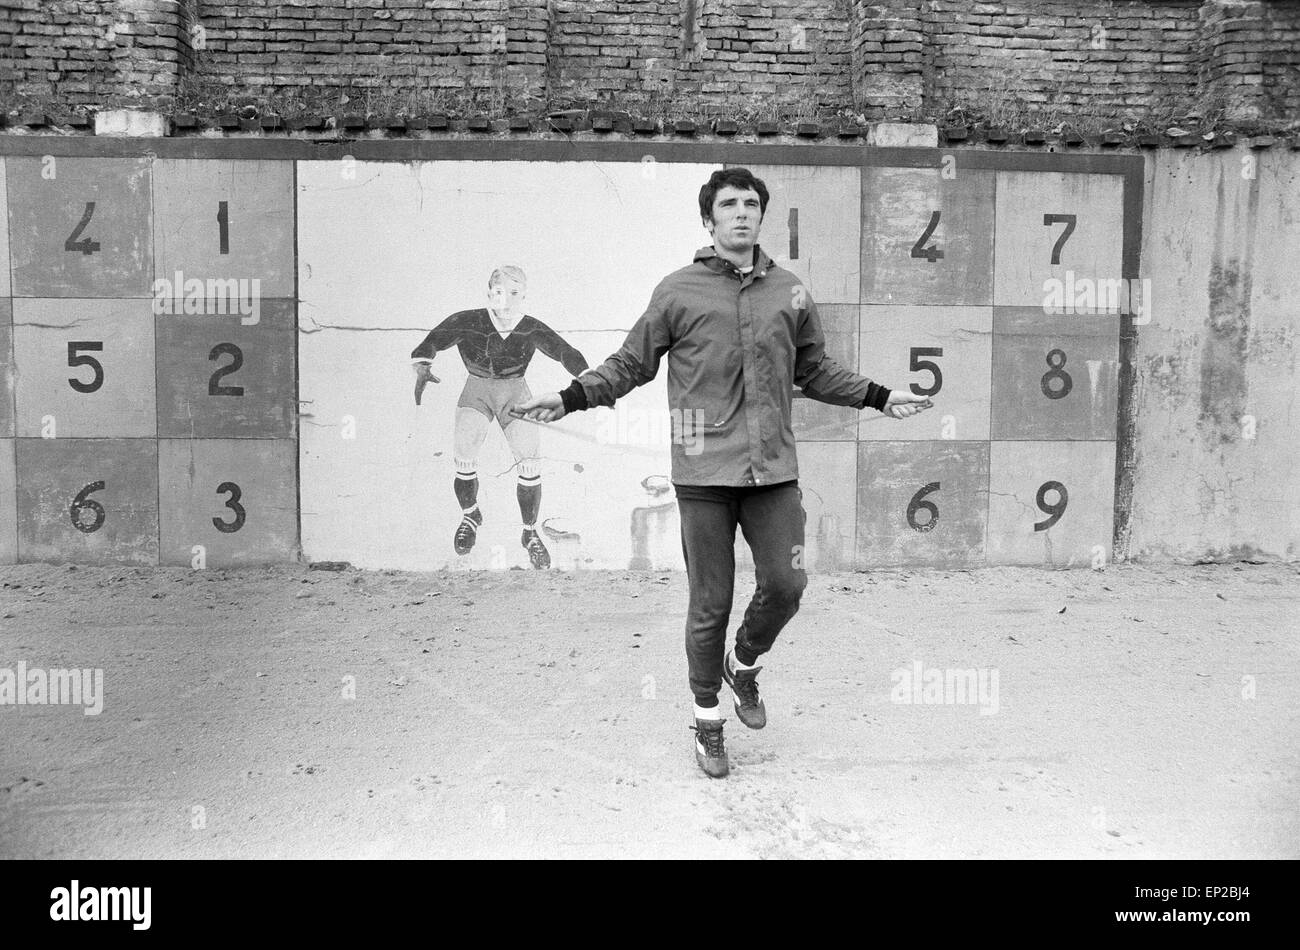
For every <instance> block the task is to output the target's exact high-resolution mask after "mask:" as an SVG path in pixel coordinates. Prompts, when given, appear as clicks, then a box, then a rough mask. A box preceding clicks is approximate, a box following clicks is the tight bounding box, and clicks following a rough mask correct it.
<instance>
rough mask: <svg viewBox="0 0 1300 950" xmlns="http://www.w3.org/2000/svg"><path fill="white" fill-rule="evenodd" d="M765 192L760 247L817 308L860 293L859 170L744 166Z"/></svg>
mask: <svg viewBox="0 0 1300 950" xmlns="http://www.w3.org/2000/svg"><path fill="white" fill-rule="evenodd" d="M747 167H748V168H749V170H750V171H751V172H753V173H754V174H755V175H756V176H757V177H758V178H760V179H761V180H762V181H763V184H765V185H766V186H767V190H768V204H767V212H766V214H764V215H763V225H762V232H761V233H760V234H759V244H760V245H761V246H762V248H763V249H764V250H765V251H767V253H768V254H769V255H771V257H772V259H773V260H775V261H776V262H777V263H778V264H779V265H781V266H782V267H784V268H786V269H787V270H790V271H792V272H794V273H795V274H796V275H798V277H799V279H800V280H801V281H803V282H804V284H805V286H807V288H808V292H809V293H810V294H811V295H812V298H813V300H815V301H816V302H817V304H818V305H819V306H820V305H821V304H856V303H857V302H858V297H859V295H860V294H861V279H860V269H861V264H862V261H861V256H860V253H859V249H860V248H859V246H860V243H861V240H862V216H861V195H862V170H861V169H860V168H857V167H853V166H838V165H749V166H747Z"/></svg>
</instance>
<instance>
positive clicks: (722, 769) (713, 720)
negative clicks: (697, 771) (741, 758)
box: [691, 704, 730, 778]
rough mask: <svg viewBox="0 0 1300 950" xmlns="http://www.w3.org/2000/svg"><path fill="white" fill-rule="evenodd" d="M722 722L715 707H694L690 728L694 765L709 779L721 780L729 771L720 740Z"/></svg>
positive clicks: (724, 750)
mask: <svg viewBox="0 0 1300 950" xmlns="http://www.w3.org/2000/svg"><path fill="white" fill-rule="evenodd" d="M724 721H725V720H724V719H723V718H722V714H721V713H720V712H719V711H718V707H717V706H713V707H704V706H700V705H698V704H697V705H696V707H695V725H694V726H692V727H691V728H692V729H694V730H695V763H696V764H697V765H698V766H699V767H700V768H701V769H703V770H704V774H705V775H707V776H709V778H722V777H723V776H724V775H726V774H727V772H729V771H730V767H729V765H728V762H727V747H726V743H725V742H724V741H723V738H722V724H723V722H724Z"/></svg>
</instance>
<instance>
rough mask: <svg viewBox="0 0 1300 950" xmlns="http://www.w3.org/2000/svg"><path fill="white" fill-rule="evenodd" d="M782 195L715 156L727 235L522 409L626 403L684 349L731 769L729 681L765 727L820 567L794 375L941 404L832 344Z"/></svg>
mask: <svg viewBox="0 0 1300 950" xmlns="http://www.w3.org/2000/svg"><path fill="white" fill-rule="evenodd" d="M767 199H768V193H767V187H766V186H765V185H764V184H763V182H762V181H760V180H759V179H758V178H755V177H754V175H753V174H752V173H751V172H750V171H749V170H748V169H745V168H728V169H723V170H721V171H716V172H714V173H713V175H712V176H711V177H710V178H709V180H708V182H707V183H706V184H705V185H704V187H703V188H701V189H700V209H699V210H700V216H701V219H702V221H703V224H704V227H705V228H706V229H707V230H708V232H709V234H710V235H711V236H712V238H713V245H712V246H711V247H704V248H701V249H700V250H698V251H696V252H695V260H694V262H693V263H692V264H691V265H690V266H688V267H683V268H682V269H681V270H678V271H675V272H674V273H672V274H669V275H668V276H667V277H665V278H664V279H663V280H662V281H661V282H660V283H659V285H658V286H657V287H656V288H655V289H654V293H653V294H652V295H651V298H650V305H649V307H648V308H647V309H646V311H645V313H644V314H642V316H641V318H640V319H639V320H637V322H636V324H635V325H634V326H633V327H632V330H631V332H629V333H628V335H627V339H626V340H625V341H624V343H623V346H622V347H621V348H620V349H619V350H618V352H616V353H614V354H613V355H612V356H610V357H609V359H607V360H606V361H605V362H604V363H602V364H601V365H600V366H598V367H596V368H595V369H592V370H589V371H587V372H585V373H583V374H582V375H581V376H580V377H579V378H577V379H575V380H574V381H573V382H572V383H571V384H570V385H569V386H568V388H567V389H565V390H564V391H563V392H559V393H545V394H544V395H541V396H538V397H537V398H535V399H531V400H529V401H528V402H525V403H522V404H520V405H518V406H516V407H515V408H514V409H513V410H511V411H512V413H514V414H516V415H519V416H521V417H525V418H529V419H533V420H536V421H539V422H552V421H554V420H556V419H560V418H562V417H563V416H564V415H565V414H566V413H570V412H575V411H579V410H583V409H587V408H589V407H592V406H612V405H613V404H614V401H615V400H616V399H618V398H620V397H621V396H623V395H625V394H627V393H628V392H630V391H631V390H632V389H634V388H635V387H637V386H643V385H645V384H646V383H648V382H650V380H652V379H654V378H655V375H656V374H657V373H658V372H659V361H660V359H661V358H662V357H663V355H664V354H665V353H667V354H668V403H669V407H670V417H671V418H673V419H674V424H675V425H680V426H681V427H683V431H682V432H681V433H678V434H680V435H681V438H677V437H674V439H673V445H672V481H673V487H674V489H675V490H676V493H677V499H678V507H679V509H680V514H681V526H682V554H683V556H684V558H685V560H686V574H687V579H688V583H689V587H690V605H689V607H688V610H687V620H686V659H687V665H688V668H689V674H690V687H691V692H692V694H693V695H694V698H695V726H694V729H695V735H696V738H695V759H696V762H697V763H698V764H699V766H700V768H702V769H703V770H704V772H705V773H706V774H708V775H709V776H711V777H714V778H720V777H722V776H724V775H726V774H727V772H728V764H727V753H726V748H725V746H724V744H723V739H722V724H723V721H724V720H723V719H722V717H721V715H720V713H719V710H718V692H719V691H720V690H721V688H722V682H723V681H724V680H725V681H726V683H727V685H728V686H729V687H730V688H731V690H732V694H733V702H734V705H735V709H736V715H737V717H738V718H739V719H740V721H741V722H743V723H744V724H745V725H746V726H748V727H749V728H751V729H762V728H763V726H764V725H766V724H767V712H766V709H765V707H764V705H763V701H762V699H761V698H760V697H759V694H758V672H759V670H761V669H762V667H761V666H758V665H757V663H758V658H759V657H760V656H762V655H763V654H764V653H766V652H767V651H768V650H770V649H771V647H772V643H773V642H774V641H775V639H776V636H777V634H778V633H779V632H780V631H781V628H782V627H784V626H785V625H786V624H787V623H788V622H789V621H790V619H791V618H792V617H793V616H794V615H795V612H796V611H797V610H798V609H799V599H800V596H801V595H802V593H803V590H804V587H805V586H806V585H807V583H808V576H807V574H806V572H805V571H804V568H803V553H802V552H803V544H804V517H805V513H804V511H803V505H802V501H801V498H802V495H801V492H800V490H799V482H798V476H799V470H798V463H797V460H796V456H795V439H794V432H793V429H792V428H791V424H790V400H791V386H792V384H793V385H795V386H798V387H799V389H801V390H802V391H803V393H804V394H805V395H807V396H809V397H811V398H812V399H817V400H820V401H821V402H825V403H830V404H832V405H836V406H853V407H854V408H856V409H866V408H868V407H870V408H872V409H875V410H877V411H879V412H882V413H884V414H885V415H886V416H889V417H890V418H894V419H903V418H906V417H907V416H911V415H914V414H916V413H918V412H920V411H922V410H923V409H925V408H927V407H928V406H929V405H930V401H929V399H928V398H927V397H925V396H917V395H913V394H912V393H910V392H906V391H901V392H900V391H891V390H889V389H886V388H885V387H884V386H881V385H879V384H878V383H874V382H872V381H871V380H869V379H867V378H866V377H865V376H860V375H858V374H857V373H854V372H852V371H850V370H848V369H845V368H844V367H842V366H840V365H838V364H837V363H835V362H834V361H833V360H831V359H830V358H829V357H827V355H826V345H825V339H824V336H823V333H822V327H821V318H820V317H819V316H818V313H817V307H816V305H815V304H814V303H813V301H812V298H811V297H810V296H809V295H808V293H807V290H806V289H805V288H804V287H803V285H802V284H801V283H800V282H799V280H798V278H797V277H795V275H794V274H792V273H790V272H789V271H787V270H786V269H785V268H782V267H778V266H777V265H776V264H774V263H773V262H772V259H771V258H770V257H768V256H767V254H765V253H764V252H763V251H762V249H761V248H760V247H759V246H758V243H757V242H758V229H759V226H760V224H761V223H762V220H763V213H764V212H765V211H766V210H767ZM679 418H680V420H681V421H680V423H678V422H676V420H677V419H679ZM687 426H692V427H698V431H695V432H694V435H695V436H696V437H697V438H702V439H703V451H696V452H691V453H688V452H686V451H685V444H686V443H687V442H688V439H687V435H686V432H685V427H687ZM675 435H677V434H675ZM691 444H693V445H697V446H698V444H699V443H691ZM737 524H739V525H740V529H741V531H742V533H743V534H744V537H745V541H746V542H747V543H748V544H749V547H750V550H751V551H752V552H753V556H754V574H755V580H756V582H757V589H756V590H755V591H754V597H753V599H752V600H751V601H750V603H749V607H748V609H747V610H746V611H745V618H744V621H743V622H742V623H741V625H740V627H739V628H738V629H737V630H736V643H735V647H734V649H732V650H731V651H727V650H726V633H727V620H728V618H729V616H730V613H731V602H732V593H733V587H734V584H735V573H736V568H735V538H736V525H737Z"/></svg>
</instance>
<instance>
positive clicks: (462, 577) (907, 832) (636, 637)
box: [0, 564, 1300, 858]
mask: <svg viewBox="0 0 1300 950" xmlns="http://www.w3.org/2000/svg"><path fill="white" fill-rule="evenodd" d="M1298 575H1300V569H1298V568H1297V566H1296V565H1276V564H1275V565H1258V566H1251V565H1237V566H1229V565H1217V566H1216V565H1207V566H1182V567H1179V566H1169V567H1139V566H1125V567H1112V568H1109V569H1107V570H1105V571H1100V572H1093V571H1069V572H1041V571H1037V570H1021V569H1007V568H995V569H986V570H982V571H976V572H961V571H949V572H944V571H913V572H876V573H871V574H840V575H822V576H816V577H813V578H812V581H811V583H810V586H809V588H808V591H807V593H806V594H805V597H804V602H803V609H802V610H801V612H800V614H799V615H798V616H797V617H796V618H795V620H794V621H793V622H792V623H791V625H790V626H789V627H788V628H787V629H786V632H785V633H784V634H783V636H782V639H781V640H780V641H778V645H777V648H776V650H775V651H773V653H771V654H770V655H769V656H768V657H767V659H766V664H767V665H766V669H765V671H764V673H763V675H762V677H761V680H760V682H761V684H762V686H763V689H764V694H765V697H766V702H767V708H768V717H769V726H768V728H767V729H765V730H763V731H761V732H752V731H749V730H747V729H745V728H744V727H743V726H741V724H740V723H739V721H738V720H736V719H735V718H734V714H732V713H731V711H730V710H728V714H729V715H730V716H731V718H730V719H729V722H728V725H727V737H728V747H729V751H730V754H731V762H732V774H731V776H730V778H728V779H725V780H721V781H718V780H710V779H708V778H707V777H705V776H704V775H703V774H702V773H700V772H699V771H698V770H697V768H696V765H695V762H694V757H693V753H692V743H693V735H692V733H691V732H690V731H689V730H688V728H687V727H688V725H689V724H690V722H691V714H690V709H691V704H690V694H689V692H688V691H687V690H686V666H685V657H684V654H683V650H682V624H683V610H684V605H685V598H686V580H685V577H684V576H683V575H681V574H654V573H631V572H628V573H624V572H590V573H588V572H577V573H560V572H544V573H542V572H525V571H505V572H496V573H456V572H442V573H432V574H428V573H426V574H412V573H399V572H382V573H369V572H359V571H352V570H349V571H344V572H341V573H329V572H324V571H316V570H309V569H308V568H307V567H305V566H301V567H300V566H288V567H279V568H273V569H259V570H245V571H198V572H191V571H186V570H183V569H156V570H155V569H135V568H122V567H118V568H107V567H94V568H91V567H69V566H52V565H23V566H18V567H8V568H3V569H0V582H2V583H3V586H2V587H0V617H2V618H3V619H0V667H8V668H10V669H16V666H17V663H18V661H24V662H26V664H27V667H28V669H31V668H35V667H40V668H45V669H55V668H71V667H78V668H101V669H102V670H103V671H104V696H103V699H104V707H103V711H102V713H101V714H100V715H97V716H87V715H84V714H83V711H82V709H81V708H79V707H76V706H68V705H63V706H55V705H23V706H17V705H13V706H9V705H6V706H0V717H2V718H0V723H2V724H3V730H2V732H0V855H3V856H5V857H79V858H80V857H92V858H117V857H235V856H239V857H266V858H273V857H290V856H307V857H313V856H319V857H325V856H331V857H332V856H348V857H398V856H402V857H406V856H447V857H450V856H530V857H531V856H548V857H667V856H688V857H700V858H704V857H766V858H784V857H862V858H894V857H985V858H1004V857H1030V856H1046V857H1096V858H1138V857H1142V858H1151V857H1157V858H1166V857H1182V858H1230V857H1235V858H1243V857H1244V858H1263V857H1288V858H1295V857H1300V817H1298V815H1297V812H1298V810H1300V806H1298V805H1297V802H1300V783H1298V781H1297V779H1298V777H1300V747H1298V746H1300V743H1297V736H1300V676H1297V674H1298V673H1300V661H1298V659H1297V653H1298V647H1300V636H1298V635H1297V627H1298V626H1300V625H1297V622H1296V618H1297V616H1300V578H1298ZM752 590H753V580H752V575H751V576H750V577H749V578H748V579H747V582H746V579H743V578H742V579H741V580H740V581H738V584H737V602H736V603H737V610H736V613H735V614H734V615H733V620H738V619H739V616H740V612H741V608H742V607H743V604H744V603H745V602H746V601H747V600H748V598H749V596H750V594H751V593H752ZM916 663H920V664H921V665H922V670H929V669H932V668H933V669H941V670H942V669H946V668H953V669H976V670H985V671H987V674H986V675H991V673H992V672H993V671H996V673H997V676H998V680H997V683H998V687H997V690H998V691H997V697H996V698H997V708H996V712H993V711H992V709H993V707H992V704H991V702H989V701H988V700H990V699H991V694H990V693H989V692H988V690H987V689H986V693H985V696H984V699H985V702H984V704H983V706H981V705H979V704H978V703H976V702H974V700H975V699H976V697H969V698H970V699H971V700H972V702H966V703H959V702H952V703H921V704H915V703H903V702H896V701H891V692H892V691H894V690H895V680H894V679H893V678H892V677H891V674H892V673H893V672H894V671H896V670H903V669H906V670H912V669H914V664H916ZM985 683H986V687H991V684H992V680H991V679H986V680H985ZM953 698H954V699H960V698H967V697H961V696H954V697H953Z"/></svg>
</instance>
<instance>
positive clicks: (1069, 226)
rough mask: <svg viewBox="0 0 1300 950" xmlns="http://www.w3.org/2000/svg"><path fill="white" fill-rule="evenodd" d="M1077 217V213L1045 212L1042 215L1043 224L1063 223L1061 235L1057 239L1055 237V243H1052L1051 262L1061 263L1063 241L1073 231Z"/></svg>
mask: <svg viewBox="0 0 1300 950" xmlns="http://www.w3.org/2000/svg"><path fill="white" fill-rule="evenodd" d="M1078 217H1079V216H1078V215H1074V214H1045V215H1043V224H1044V225H1049V224H1064V225H1065V230H1064V231H1062V232H1061V236H1060V237H1059V238H1057V239H1056V243H1055V244H1053V245H1052V263H1053V264H1059V263H1061V248H1063V247H1065V241H1066V239H1067V238H1068V237H1069V236H1070V235H1071V234H1073V233H1074V225H1075V223H1076V222H1077V221H1078Z"/></svg>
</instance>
